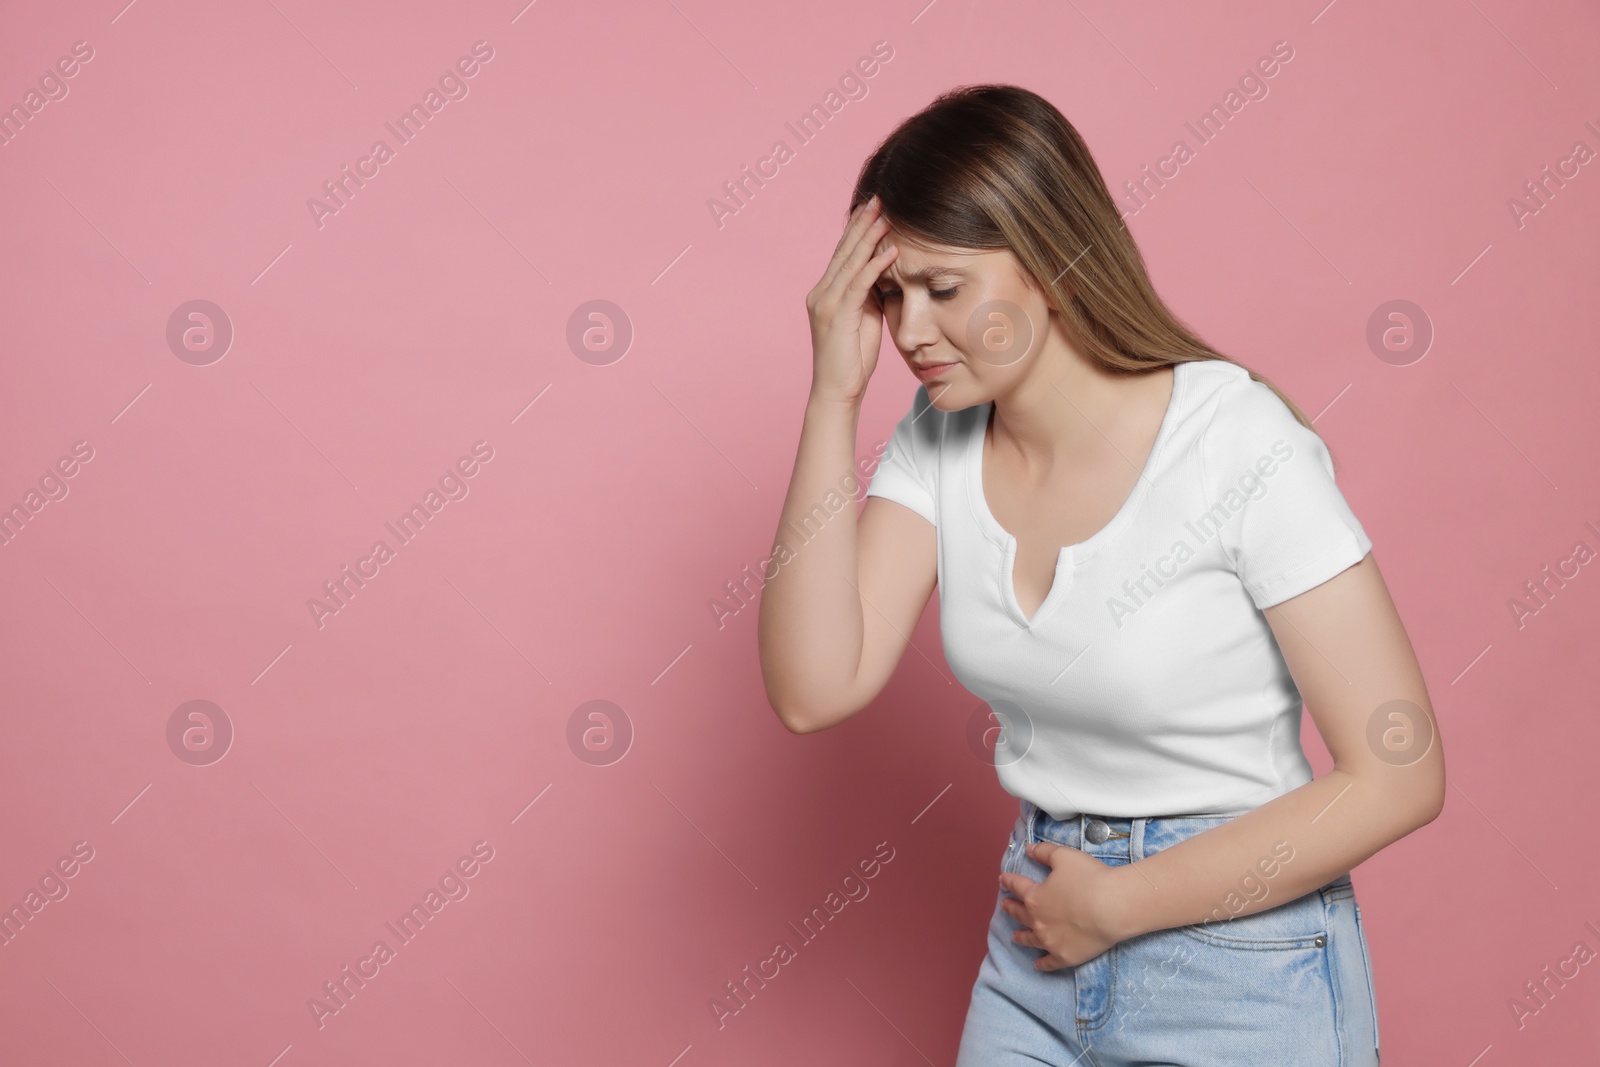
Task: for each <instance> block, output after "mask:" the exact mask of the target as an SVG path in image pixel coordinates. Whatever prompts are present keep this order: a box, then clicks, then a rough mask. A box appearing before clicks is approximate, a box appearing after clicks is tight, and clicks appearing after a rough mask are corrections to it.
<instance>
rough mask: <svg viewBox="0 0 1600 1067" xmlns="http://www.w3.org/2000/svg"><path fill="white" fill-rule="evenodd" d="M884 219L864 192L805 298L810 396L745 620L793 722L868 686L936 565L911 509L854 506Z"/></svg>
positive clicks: (884, 667)
mask: <svg viewBox="0 0 1600 1067" xmlns="http://www.w3.org/2000/svg"><path fill="white" fill-rule="evenodd" d="M886 231H887V224H886V223H885V222H884V221H883V220H882V219H881V218H880V217H879V215H878V212H877V209H876V205H875V204H872V203H871V202H869V203H868V204H866V205H863V207H862V208H860V209H858V210H857V211H856V212H855V214H854V215H853V216H852V217H851V221H850V223H849V225H848V226H847V227H846V230H845V233H844V236H843V237H842V238H841V239H840V241H839V244H838V246H837V247H836V248H835V250H834V256H833V260H832V262H830V263H829V265H828V270H827V272H826V273H825V274H824V275H823V277H822V280H821V281H819V282H818V283H817V285H816V287H815V288H813V289H812V291H811V293H810V294H809V295H808V296H807V298H806V307H807V310H808V311H809V313H810V316H811V332H812V347H813V357H814V367H813V379H812V388H811V395H810V397H809V399H808V400H807V403H806V413H805V420H804V423H803V425H802V428H801V433H800V444H799V448H798V450H797V453H796V456H795V464H794V471H793V473H792V475H791V476H790V480H789V492H788V495H787V496H786V497H785V498H784V503H783V512H782V514H781V516H780V518H779V522H778V532H777V535H776V537H775V539H774V543H773V563H774V565H775V566H776V567H777V574H776V575H775V576H772V577H769V578H767V581H766V585H765V586H764V587H763V589H762V593H761V608H760V613H759V617H758V623H757V627H758V631H759V645H760V654H761V675H762V680H763V682H764V684H765V686H766V692H767V701H768V703H770V704H771V705H772V708H773V710H774V711H776V712H777V714H778V718H779V719H780V720H782V722H783V724H784V726H786V727H787V728H788V729H790V730H792V731H794V732H795V733H810V732H813V731H816V730H822V729H826V728H827V727H829V726H833V725H836V724H837V723H840V722H842V721H844V720H845V719H847V718H849V717H850V716H851V715H854V714H855V713H856V712H858V711H860V710H861V709H862V708H863V707H865V706H866V705H867V704H869V703H871V701H872V699H873V698H874V697H876V696H877V695H878V693H879V692H880V691H881V690H882V689H883V685H884V683H885V682H886V681H887V680H888V678H889V675H890V674H891V673H892V672H893V671H894V667H895V664H896V663H897V662H898V661H899V659H900V656H901V654H902V653H903V652H904V650H905V645H906V642H907V640H908V639H909V634H910V632H911V629H912V627H914V626H915V625H916V622H917V619H918V618H920V617H921V614H922V611H923V608H924V607H925V606H926V605H927V602H928V595H929V593H930V592H931V591H932V588H933V584H934V578H935V574H936V570H937V565H936V561H935V554H934V553H935V548H934V544H935V538H934V530H933V526H932V524H931V523H929V522H928V521H927V520H926V519H924V518H923V517H922V516H920V515H918V514H916V513H915V512H913V511H911V510H910V509H909V508H906V507H903V506H901V505H900V504H895V503H891V502H889V501H886V500H883V499H881V498H877V497H871V498H868V500H867V503H866V507H865V510H864V511H863V512H862V513H861V515H860V517H859V520H858V517H857V514H856V503H855V493H856V490H857V488H858V483H857V481H856V478H857V471H856V464H855V447H856V428H857V423H858V422H859V419H860V414H861V397H862V395H863V394H864V393H865V392H866V385H867V382H868V380H869V379H870V378H871V375H872V371H873V369H874V368H875V367H876V365H877V359H878V346H879V344H880V343H881V341H882V334H883V315H882V311H881V309H880V308H879V307H878V306H877V304H876V303H875V302H874V301H872V300H871V299H870V297H869V296H868V289H869V287H870V286H871V285H872V283H873V282H875V281H876V280H877V277H878V275H879V273H881V271H882V270H883V268H884V267H886V266H887V265H888V264H889V262H890V261H891V260H892V259H893V258H894V255H895V249H894V248H893V246H890V247H889V248H888V249H886V250H885V251H884V252H883V253H882V254H880V255H878V256H876V257H873V256H872V250H873V247H874V246H875V244H876V243H877V241H878V239H879V238H880V237H881V236H882V235H883V234H884V233H885V232H886ZM858 527H859V528H858ZM858 535H859V536H858Z"/></svg>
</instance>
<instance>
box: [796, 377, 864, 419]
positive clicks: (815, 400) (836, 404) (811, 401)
mask: <svg viewBox="0 0 1600 1067" xmlns="http://www.w3.org/2000/svg"><path fill="white" fill-rule="evenodd" d="M806 407H807V408H808V409H810V408H815V409H819V410H824V411H829V412H842V413H845V414H852V415H855V414H860V412H861V397H859V396H845V395H843V394H840V393H837V392H830V391H829V390H826V389H821V388H818V387H817V385H816V384H815V383H812V386H811V392H810V394H809V395H808V396H807V397H806Z"/></svg>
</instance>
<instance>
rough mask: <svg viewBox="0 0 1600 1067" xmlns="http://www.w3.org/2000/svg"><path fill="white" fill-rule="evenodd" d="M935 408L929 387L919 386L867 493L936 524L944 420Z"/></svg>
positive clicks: (891, 436)
mask: <svg viewBox="0 0 1600 1067" xmlns="http://www.w3.org/2000/svg"><path fill="white" fill-rule="evenodd" d="M932 407H933V405H932V404H931V403H930V402H929V400H928V388H927V386H924V385H919V386H917V391H916V393H915V394H914V395H913V396H912V398H911V410H909V411H907V412H906V413H905V415H904V417H902V418H901V419H900V421H899V423H897V424H896V425H895V428H894V433H893V434H891V435H890V437H889V443H888V447H887V450H886V451H885V452H884V454H883V458H882V459H881V460H880V461H879V462H878V467H877V469H876V470H875V471H873V474H872V481H871V483H870V484H869V485H868V486H867V495H868V496H881V497H883V498H884V499H885V500H892V501H894V502H895V503H896V504H903V505H905V506H906V507H908V508H910V509H911V510H912V511H915V512H916V513H917V514H918V515H921V516H922V517H923V518H925V519H927V520H928V521H929V522H931V523H933V524H934V525H935V526H937V525H938V524H939V520H938V508H937V497H936V496H935V493H934V486H935V485H936V484H937V478H936V474H935V471H936V466H935V464H936V461H937V459H938V447H939V429H940V427H941V426H942V420H941V419H940V418H939V415H940V412H938V411H937V410H930V409H931V408H932Z"/></svg>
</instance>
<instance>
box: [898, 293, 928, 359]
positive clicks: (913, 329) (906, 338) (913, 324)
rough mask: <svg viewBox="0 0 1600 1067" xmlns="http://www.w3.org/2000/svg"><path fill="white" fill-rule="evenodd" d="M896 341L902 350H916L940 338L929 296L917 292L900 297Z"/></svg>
mask: <svg viewBox="0 0 1600 1067" xmlns="http://www.w3.org/2000/svg"><path fill="white" fill-rule="evenodd" d="M893 329H894V341H895V344H896V345H897V346H899V348H900V351H902V352H915V351H916V350H917V349H919V348H926V347H927V346H928V345H931V344H933V343H934V342H936V341H938V340H939V327H938V326H937V325H936V324H935V323H934V321H933V309H932V308H931V307H930V306H929V300H928V297H927V296H925V295H921V294H917V293H909V294H904V295H902V296H901V297H900V308H899V321H897V322H895V323H894V324H893Z"/></svg>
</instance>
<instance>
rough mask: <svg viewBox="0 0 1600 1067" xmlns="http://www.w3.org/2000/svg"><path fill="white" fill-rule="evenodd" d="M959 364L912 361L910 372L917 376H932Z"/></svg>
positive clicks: (936, 375)
mask: <svg viewBox="0 0 1600 1067" xmlns="http://www.w3.org/2000/svg"><path fill="white" fill-rule="evenodd" d="M956 366H960V364H958V363H913V364H911V372H912V373H913V374H915V375H916V376H917V377H918V378H934V377H938V376H939V375H941V374H943V373H944V372H945V371H947V370H949V369H950V368H951V367H956Z"/></svg>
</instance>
